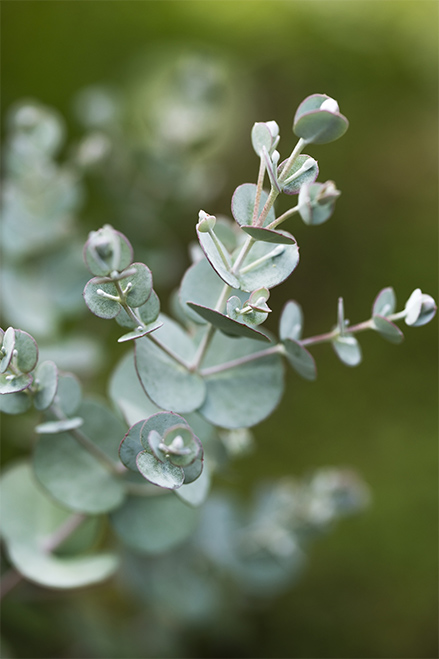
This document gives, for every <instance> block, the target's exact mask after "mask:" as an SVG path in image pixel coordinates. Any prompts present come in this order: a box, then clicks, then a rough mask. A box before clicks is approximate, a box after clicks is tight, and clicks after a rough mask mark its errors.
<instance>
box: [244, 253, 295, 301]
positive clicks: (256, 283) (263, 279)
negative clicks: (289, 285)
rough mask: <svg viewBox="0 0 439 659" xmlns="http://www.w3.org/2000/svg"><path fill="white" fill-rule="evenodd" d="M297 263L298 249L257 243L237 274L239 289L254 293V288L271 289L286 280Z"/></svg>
mask: <svg viewBox="0 0 439 659" xmlns="http://www.w3.org/2000/svg"><path fill="white" fill-rule="evenodd" d="M298 263H299V248H298V246H297V244H294V245H277V246H276V247H273V245H271V244H270V243H265V242H257V243H255V244H254V245H253V247H252V248H251V250H250V252H249V254H248V255H247V257H246V258H245V259H244V262H243V264H242V266H241V268H240V271H239V273H238V279H239V281H240V284H241V288H242V290H244V291H248V292H251V291H254V290H255V289H256V288H262V287H265V288H273V287H274V286H277V285H278V284H281V283H282V282H283V281H285V279H287V278H288V277H289V276H290V274H291V273H292V272H293V270H294V269H295V268H296V266H297V264H298Z"/></svg>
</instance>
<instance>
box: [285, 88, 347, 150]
mask: <svg viewBox="0 0 439 659" xmlns="http://www.w3.org/2000/svg"><path fill="white" fill-rule="evenodd" d="M328 101H329V102H331V101H333V99H331V98H330V97H329V96H327V95H326V94H312V95H311V96H308V98H306V99H305V100H304V101H303V102H302V103H301V104H300V105H299V107H298V108H297V111H296V114H295V117H294V125H293V130H294V132H295V134H296V135H297V136H298V137H301V138H302V139H304V140H306V142H308V143H312V144H326V143H328V142H333V141H334V140H337V139H338V138H339V137H341V136H342V135H344V133H345V132H346V131H347V129H348V127H349V122H348V120H347V119H346V117H344V116H343V115H342V114H340V112H339V111H338V106H337V104H336V103H335V102H334V101H333V103H335V105H334V107H333V109H321V107H322V105H323V104H325V105H327V102H328ZM324 107H325V106H324ZM330 107H331V108H332V106H329V105H328V108H330Z"/></svg>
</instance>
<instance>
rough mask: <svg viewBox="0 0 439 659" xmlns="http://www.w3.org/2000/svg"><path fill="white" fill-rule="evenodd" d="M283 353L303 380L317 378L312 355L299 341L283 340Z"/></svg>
mask: <svg viewBox="0 0 439 659" xmlns="http://www.w3.org/2000/svg"><path fill="white" fill-rule="evenodd" d="M284 346H285V355H286V358H287V359H288V361H289V362H290V364H291V366H292V367H293V368H294V370H295V371H296V372H297V373H298V374H299V375H301V376H302V377H303V378H305V380H315V379H316V378H317V370H316V364H315V361H314V357H313V356H312V355H311V353H309V352H308V350H307V349H306V348H304V347H303V346H302V345H300V343H298V342H297V341H294V340H292V339H285V340H284Z"/></svg>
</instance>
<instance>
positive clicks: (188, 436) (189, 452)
mask: <svg viewBox="0 0 439 659" xmlns="http://www.w3.org/2000/svg"><path fill="white" fill-rule="evenodd" d="M150 437H151V433H150V435H149V439H148V441H149V444H150V445H151V441H150ZM177 440H178V441H179V444H181V446H178V450H177V451H175V450H173V449H174V448H175V444H176V441H177ZM162 441H163V443H164V444H166V445H167V446H168V447H169V448H168V451H169V456H168V460H169V462H171V463H172V464H174V465H177V466H178V467H188V466H189V465H190V464H193V463H194V462H195V460H196V459H197V458H198V457H199V456H201V455H202V454H203V448H202V446H201V442H200V440H199V439H198V437H196V436H195V435H194V433H193V432H192V430H191V428H189V427H188V426H187V425H186V424H185V425H181V424H180V425H177V426H174V427H173V428H169V430H168V431H167V432H166V433H165V435H164V437H163V439H162Z"/></svg>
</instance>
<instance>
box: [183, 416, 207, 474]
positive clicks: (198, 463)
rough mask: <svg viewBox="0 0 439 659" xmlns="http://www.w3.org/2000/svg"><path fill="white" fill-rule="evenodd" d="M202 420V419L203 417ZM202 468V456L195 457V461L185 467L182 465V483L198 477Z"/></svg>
mask: <svg viewBox="0 0 439 659" xmlns="http://www.w3.org/2000/svg"><path fill="white" fill-rule="evenodd" d="M203 421H204V419H203ZM203 468H204V460H203V458H202V457H201V458H197V459H196V460H195V462H193V463H192V464H190V465H188V466H187V467H183V471H184V484H185V485H188V484H190V483H193V482H194V481H196V480H197V478H199V477H200V475H201V473H202V471H203Z"/></svg>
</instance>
